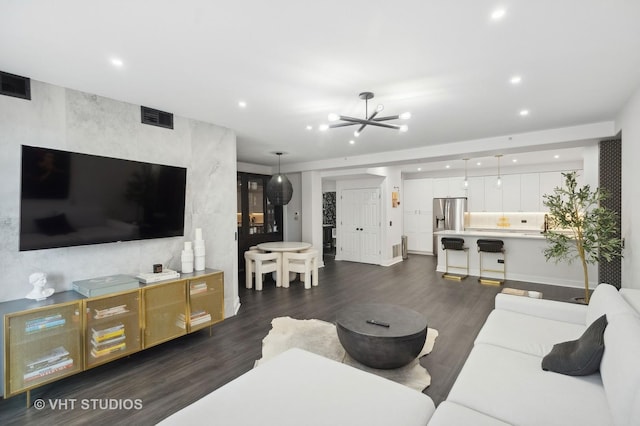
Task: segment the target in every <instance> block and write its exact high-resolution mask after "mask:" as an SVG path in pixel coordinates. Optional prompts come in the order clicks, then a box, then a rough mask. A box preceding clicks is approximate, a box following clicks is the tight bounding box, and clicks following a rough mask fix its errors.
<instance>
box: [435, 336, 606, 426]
mask: <svg viewBox="0 0 640 426" xmlns="http://www.w3.org/2000/svg"><path fill="white" fill-rule="evenodd" d="M447 400H448V401H450V402H455V403H457V404H461V405H464V406H466V407H468V408H470V409H473V410H476V411H479V412H482V413H485V414H487V415H489V416H491V417H495V418H497V419H500V420H502V421H504V422H507V423H512V424H518V425H531V426H539V425H545V426H550V425H558V426H560V425H561V426H566V425H567V424H574V425H581V426H586V425H594V426H595V425H597V426H602V425H610V424H612V423H613V422H612V419H611V414H610V410H609V405H608V404H607V398H606V396H605V392H604V388H603V386H602V380H601V379H600V375H599V374H592V375H590V376H581V377H575V376H565V375H563V374H556V373H551V372H548V371H543V370H542V369H541V368H540V357H537V356H533V355H528V354H525V353H522V352H517V351H512V350H509V349H504V348H501V347H498V346H493V345H486V344H478V345H476V346H474V348H473V349H472V350H471V354H470V355H469V358H467V361H466V363H465V364H464V366H463V367H462V371H460V374H459V375H458V378H457V379H456V382H455V384H454V385H453V388H452V389H451V392H449V396H448V398H447Z"/></svg>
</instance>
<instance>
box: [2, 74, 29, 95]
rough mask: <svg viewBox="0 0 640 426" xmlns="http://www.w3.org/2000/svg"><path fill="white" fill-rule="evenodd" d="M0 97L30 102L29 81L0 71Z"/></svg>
mask: <svg viewBox="0 0 640 426" xmlns="http://www.w3.org/2000/svg"><path fill="white" fill-rule="evenodd" d="M0 95H7V96H13V97H15V98H22V99H28V100H31V80H30V79H28V78H27V77H21V76H19V75H14V74H9V73H7V72H2V71H0Z"/></svg>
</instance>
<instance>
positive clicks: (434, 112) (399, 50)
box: [0, 0, 640, 169]
mask: <svg viewBox="0 0 640 426" xmlns="http://www.w3.org/2000/svg"><path fill="white" fill-rule="evenodd" d="M498 7H501V8H503V10H504V11H505V14H504V16H503V18H502V19H499V20H493V19H491V14H492V13H493V12H494V11H495V10H496V9H497V8H498ZM0 14H1V15H2V26H0V70H3V71H7V72H11V73H15V74H19V75H24V76H27V77H31V78H32V79H35V80H40V81H44V82H47V83H52V84H56V85H60V86H63V87H69V88H73V89H77V90H82V91H86V92H90V93H95V94H98V95H101V96H106V97H110V98H114V99H118V100H122V101H126V102H131V103H135V104H141V105H145V106H149V107H152V108H157V109H161V110H164V111H169V112H172V113H174V114H176V115H179V116H184V117H189V118H194V119H198V120H203V121H207V122H211V123H215V124H218V125H222V126H226V127H228V128H231V129H233V130H234V131H235V132H236V134H237V155H238V161H241V162H247V163H254V164H263V165H274V164H277V159H276V156H275V155H273V154H272V153H273V152H274V151H283V152H285V153H287V155H285V156H283V158H282V164H283V166H285V165H286V164H293V163H305V162H310V161H317V160H329V159H346V158H354V157H358V156H366V155H371V154H375V153H385V152H389V151H396V150H411V149H416V148H425V147H431V146H438V145H442V144H449V143H452V142H460V141H473V140H476V139H482V138H489V137H495V136H504V135H512V134H523V133H528V132H536V131H540V130H544V129H557V128H563V127H568V126H580V125H585V124H590V123H600V122H605V121H612V120H614V119H615V117H616V114H617V113H618V112H619V111H620V109H621V108H622V106H623V105H624V103H625V101H626V100H627V99H628V97H629V96H630V95H631V93H632V92H633V91H634V90H635V89H636V88H637V87H638V86H639V84H640V72H639V71H640V25H639V24H638V23H639V22H640V2H638V1H627V0H609V1H606V2H605V1H600V0H562V1H552V0H545V1H524V0H521V1H516V0H513V1H509V0H503V1H501V2H500V1H499V2H496V1H495V0H491V1H487V0H465V1H451V2H446V1H435V0H407V1H402V2H390V1H371V0H368V1H364V0H350V1H336V0H325V1H321V2H320V1H318V2H302V1H293V0H289V1H284V0H272V1H268V2H266V1H257V0H253V1H234V2H231V1H227V2H220V1H211V0H184V1H180V2H173V1H169V0H163V1H151V0H149V1H134V2H132V1H123V0H115V1H107V2H105V1H101V2H98V1H87V0H73V1H67V0H58V1H55V2H52V1H39V0H36V1H28V2H26V1H15V0H0ZM113 59H119V60H121V61H122V65H121V66H115V65H113V64H112V60H113ZM516 75H517V76H520V77H521V82H520V84H516V85H514V84H511V83H510V79H511V78H512V77H513V76H516ZM362 91H372V92H374V93H375V98H374V99H373V100H372V101H370V110H371V107H372V106H373V107H375V105H377V104H378V103H381V104H383V105H384V107H385V109H384V112H383V113H381V115H395V114H399V113H402V112H405V111H410V112H411V113H412V118H411V120H409V121H408V122H407V124H408V125H409V131H408V132H406V133H399V132H397V131H394V130H390V129H384V128H374V127H368V128H366V129H365V130H364V131H363V132H362V135H361V136H360V137H359V138H354V137H353V131H354V130H355V128H354V127H344V128H338V129H329V130H327V131H325V132H322V131H319V130H318V126H319V125H320V124H323V123H327V115H328V114H329V113H331V112H333V113H337V114H341V115H350V116H355V117H362V118H364V115H365V112H364V102H363V101H362V100H360V99H359V98H358V94H359V93H360V92H362ZM241 101H242V102H245V103H246V107H244V108H242V107H240V106H239V104H238V103H239V102H241ZM524 109H526V110H528V111H529V114H528V115H527V116H521V115H520V111H522V110H524ZM307 126H310V127H312V129H311V130H308V129H307ZM350 140H354V142H355V143H354V144H350V143H349V141H350ZM578 152H579V151H578ZM520 155H521V158H523V159H524V158H525V157H524V156H525V153H521V154H520ZM460 158H461V156H460ZM418 160H419V159H416V163H417V162H418ZM523 161H524V160H523ZM405 163H411V164H408V165H407V167H413V166H414V165H413V162H412V161H405ZM283 169H284V167H283Z"/></svg>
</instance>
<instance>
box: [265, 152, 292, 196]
mask: <svg viewBox="0 0 640 426" xmlns="http://www.w3.org/2000/svg"><path fill="white" fill-rule="evenodd" d="M275 154H276V155H277V156H278V174H277V175H273V176H271V179H269V182H267V198H269V201H271V204H273V205H274V206H284V205H287V204H289V201H291V197H292V196H293V186H292V185H291V182H290V181H289V178H287V176H285V175H283V174H282V173H280V156H281V155H282V152H276V153H275Z"/></svg>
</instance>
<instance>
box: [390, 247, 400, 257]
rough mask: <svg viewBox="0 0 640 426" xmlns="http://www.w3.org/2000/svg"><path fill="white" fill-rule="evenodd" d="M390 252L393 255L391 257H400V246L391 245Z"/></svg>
mask: <svg viewBox="0 0 640 426" xmlns="http://www.w3.org/2000/svg"><path fill="white" fill-rule="evenodd" d="M391 251H392V253H393V256H392V257H400V256H401V255H402V244H395V245H392V246H391Z"/></svg>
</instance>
